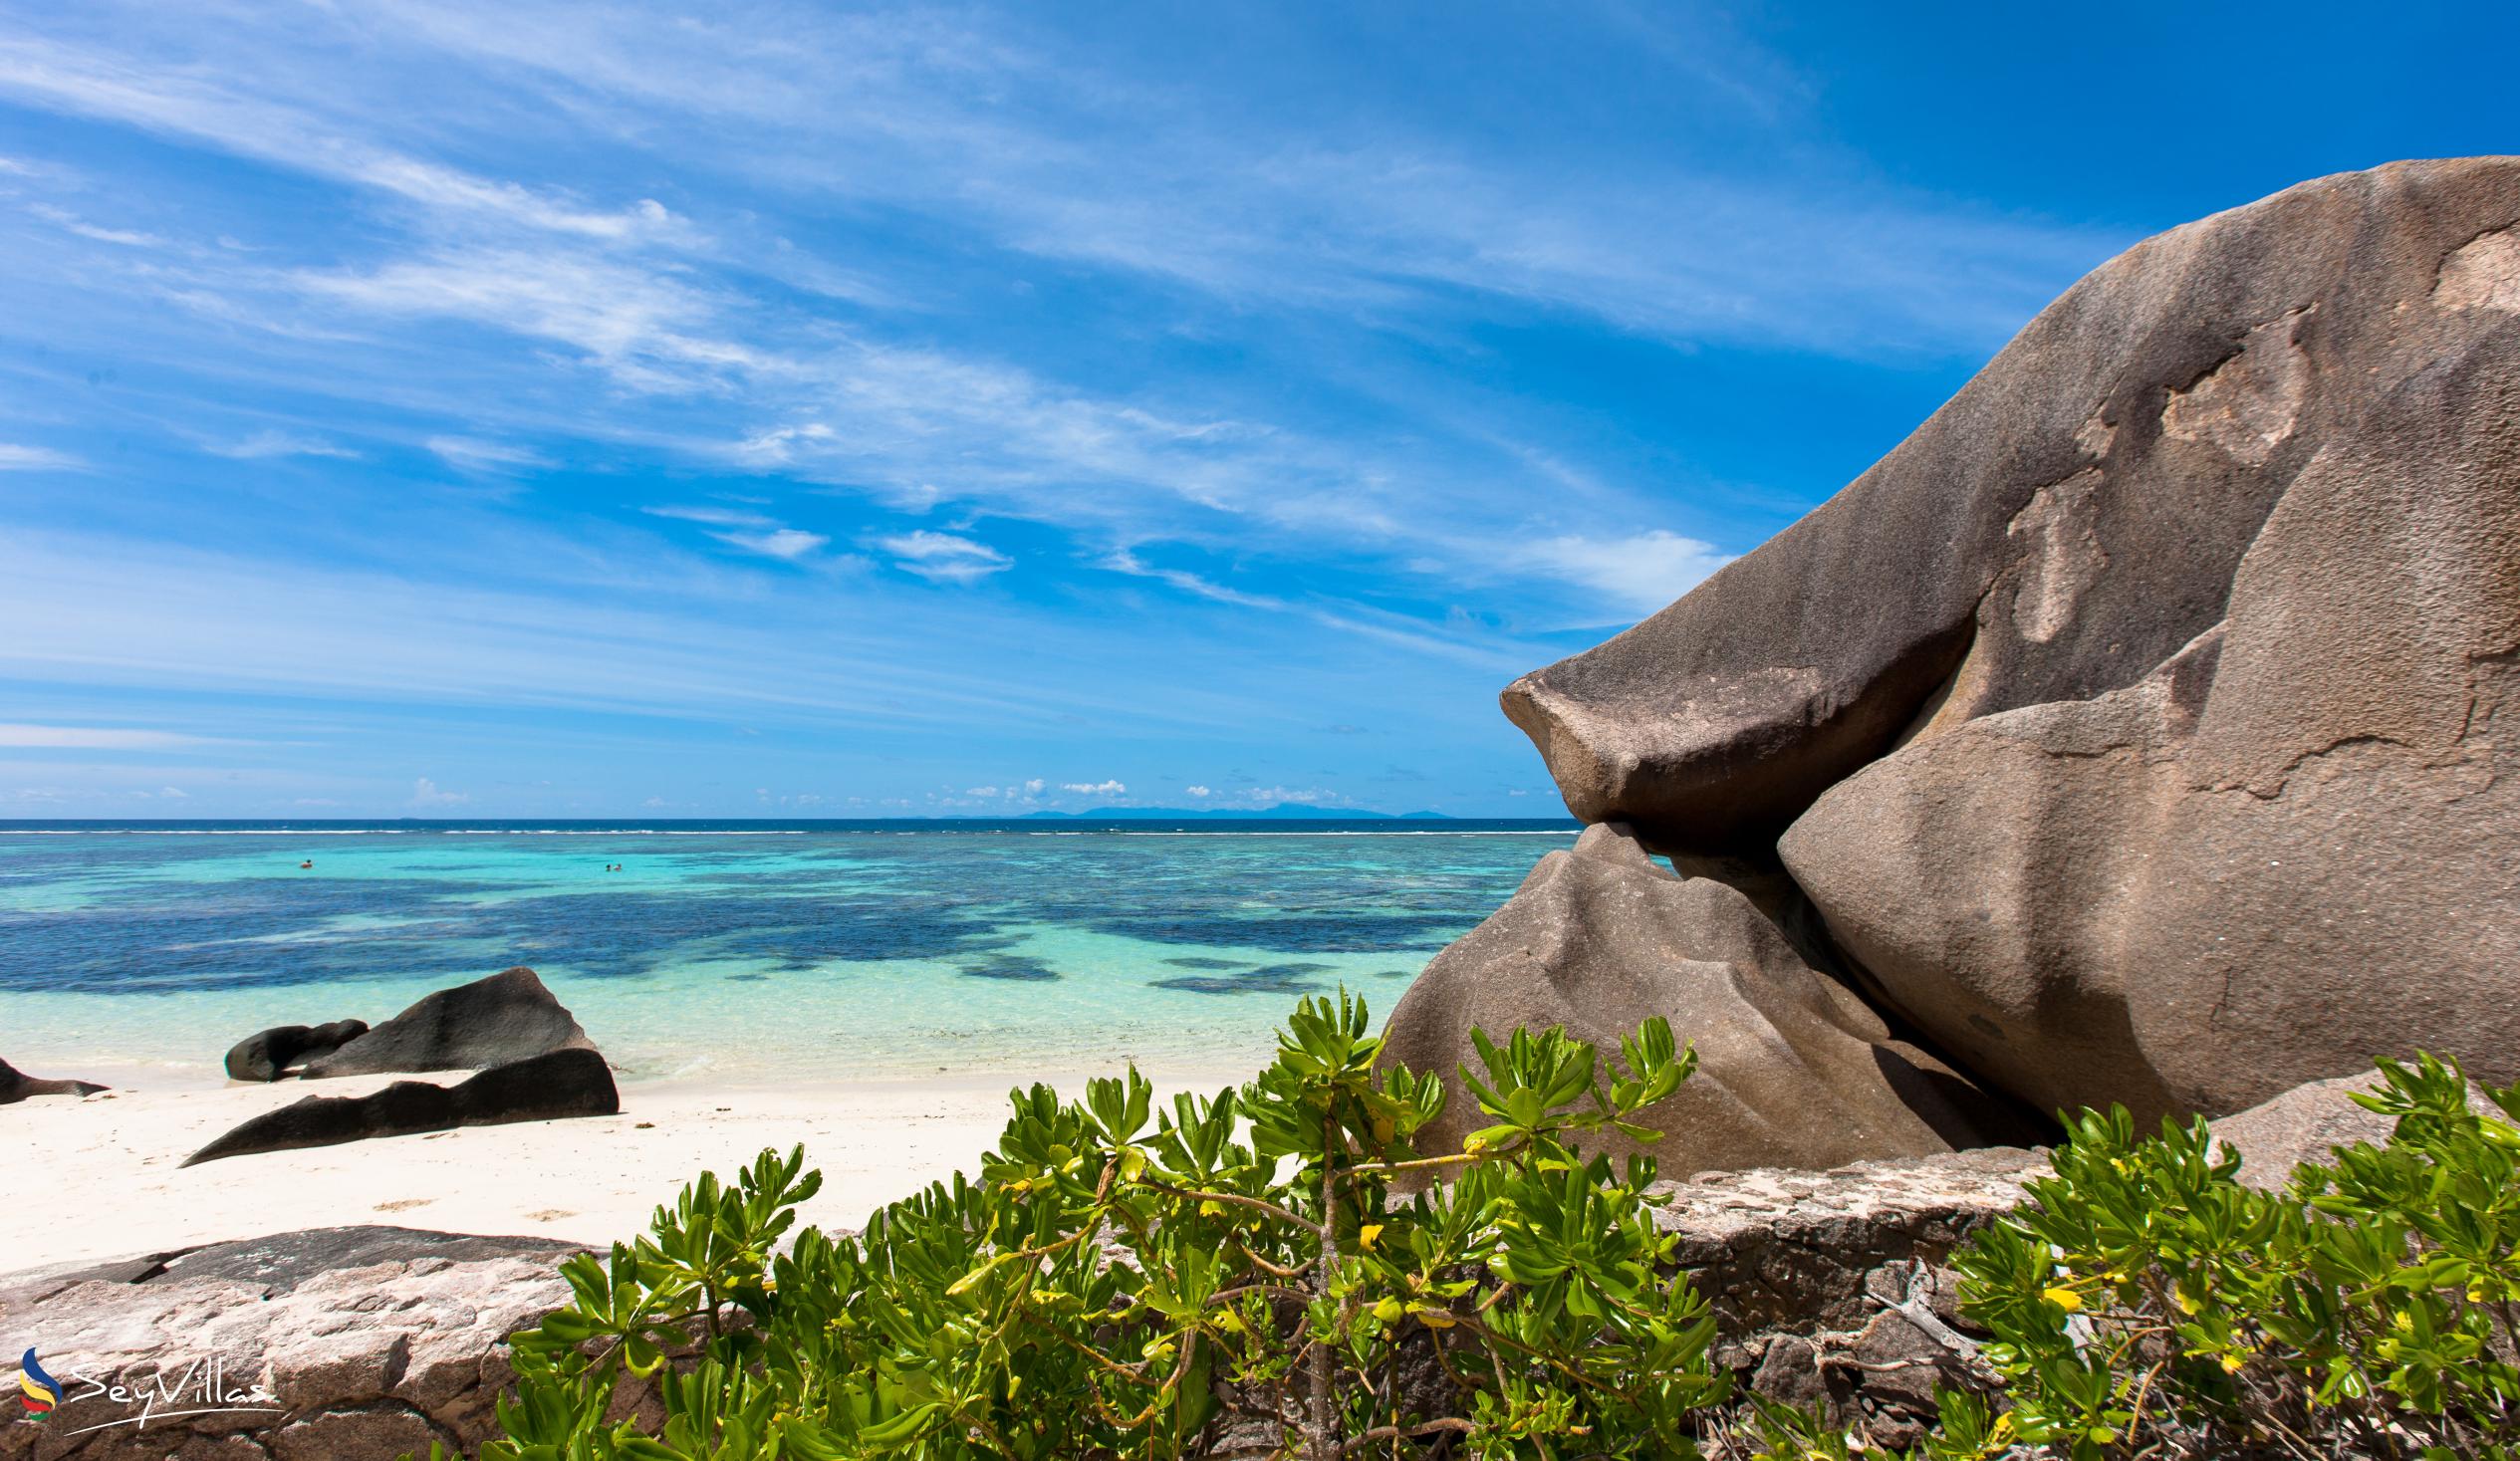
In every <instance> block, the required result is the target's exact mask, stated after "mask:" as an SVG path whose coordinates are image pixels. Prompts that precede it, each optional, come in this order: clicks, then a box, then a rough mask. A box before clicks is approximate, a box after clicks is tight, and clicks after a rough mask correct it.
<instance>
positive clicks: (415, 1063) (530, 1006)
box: [306, 966, 595, 1081]
mask: <svg viewBox="0 0 2520 1461" xmlns="http://www.w3.org/2000/svg"><path fill="white" fill-rule="evenodd" d="M594 1048H595V1043H594V1042H593V1041H591V1040H589V1039H587V1032H586V1031H584V1030H582V1029H580V1028H579V1027H578V1022H577V1020H576V1019H575V1018H574V1017H572V1016H571V1015H570V1013H569V1010H568V1007H567V1006H565V1005H563V1004H561V1002H560V1001H559V1000H557V999H554V998H553V997H552V992H551V991H550V990H548V989H546V988H544V987H543V981H542V979H541V977H540V976H538V975H536V974H535V973H534V971H533V970H531V969H528V968H524V967H522V966H519V967H517V968H514V969H509V970H507V971H505V972H503V973H498V974H493V975H491V976H490V977H489V978H487V979H479V980H475V981H474V982H472V983H470V984H466V985H461V986H458V987H457V988H454V989H441V990H439V991H438V992H437V993H435V994H432V995H429V996H428V997H426V998H424V999H422V1000H421V1001H420V1002H419V1003H417V1004H415V1005H413V1006H411V1007H410V1008H409V1009H407V1010H404V1011H403V1012H402V1013H401V1014H398V1015H396V1016H394V1017H393V1018H392V1019H390V1020H387V1021H385V1022H384V1023H383V1024H381V1025H379V1026H378V1027H377V1028H376V1029H374V1030H371V1031H369V1032H368V1033H366V1034H365V1035H362V1036H360V1037H359V1038H358V1039H356V1040H353V1041H351V1042H350V1043H349V1044H347V1045H345V1046H343V1047H342V1048H341V1049H339V1050H337V1051H334V1052H333V1053H332V1054H330V1055H327V1056H320V1057H317V1058H315V1059H312V1060H310V1061H308V1062H307V1063H306V1078H307V1079H308V1080H310V1081H314V1080H320V1079H322V1078H324V1077H328V1076H378V1075H385V1074H390V1073H394V1072H402V1071H478V1070H485V1069H487V1068H489V1067H491V1066H504V1065H507V1064H510V1063H511V1062H515V1061H522V1060H529V1059H531V1058H533V1057H535V1056H539V1055H548V1054H550V1053H551V1052H553V1051H557V1050H593V1049H594Z"/></svg>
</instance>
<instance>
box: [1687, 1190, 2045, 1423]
mask: <svg viewBox="0 0 2520 1461" xmlns="http://www.w3.org/2000/svg"><path fill="white" fill-rule="evenodd" d="M2047 1175H2049V1170H2048V1165H2047V1158H2046V1157H2045V1155H2044V1154H2043V1153H2041V1152H2037V1151H2029V1150H2022V1149H2018V1148H2011V1147H1990V1148H1986V1149H1984V1150H1979V1151H1969V1152H1960V1153H1956V1154H1952V1155H1946V1156H1933V1157H1923V1158H1918V1159H1913V1160H1902V1161H1878V1162H1861V1163H1856V1164H1853V1165H1850V1166H1846V1167H1841V1168H1839V1169H1837V1170H1835V1171H1829V1172H1812V1171H1746V1172H1709V1173H1706V1174H1703V1175H1701V1176H1699V1177H1697V1178H1695V1179H1693V1180H1691V1181H1686V1182H1666V1183H1662V1184H1659V1185H1658V1186H1656V1188H1655V1189H1654V1190H1655V1191H1656V1192H1659V1193H1661V1194H1663V1195H1666V1196H1668V1197H1669V1198H1670V1199H1671V1204H1670V1206H1668V1207H1666V1208H1664V1209H1663V1210H1662V1211H1660V1212H1658V1213H1656V1214H1655V1215H1654V1224H1655V1226H1656V1227H1658V1228H1660V1229H1661V1230H1662V1231H1664V1232H1666V1233H1669V1234H1671V1235H1672V1237H1673V1239H1674V1240H1675V1242H1674V1247H1673V1253H1672V1261H1673V1262H1674V1263H1676V1264H1678V1265H1679V1266H1681V1267H1683V1268H1686V1269H1688V1270H1689V1272H1690V1275H1691V1278H1692V1280H1693V1282H1694V1283H1695V1285H1696V1287H1697V1290H1698V1292H1699V1293H1701V1294H1704V1295H1705V1296H1707V1298H1708V1300H1709V1301H1710V1302H1711V1303H1712V1304H1713V1306H1714V1310H1715V1315H1716V1321H1717V1327H1718V1328H1717V1333H1718V1334H1719V1335H1720V1336H1721V1339H1720V1340H1719V1341H1718V1343H1717V1345H1716V1348H1715V1353H1714V1359H1715V1362H1716V1364H1717V1365H1719V1366H1721V1367H1724V1368H1727V1369H1730V1370H1731V1371H1732V1373H1733V1376H1734V1378H1735V1379H1736V1380H1738V1381H1739V1382H1740V1383H1741V1384H1742V1385H1744V1386H1745V1387H1747V1388H1750V1389H1755V1390H1757V1391H1758V1392H1759V1393H1760V1394H1763V1395H1766V1396H1768V1397H1769V1398H1771V1399H1777V1400H1784V1401H1787V1402H1788V1403H1791V1404H1796V1405H1809V1404H1812V1403H1814V1402H1821V1403H1825V1404H1827V1405H1828V1406H1829V1407H1830V1410H1831V1412H1832V1414H1833V1416H1834V1417H1835V1419H1836V1420H1837V1423H1838V1424H1840V1425H1841V1426H1850V1427H1855V1428H1857V1429H1859V1430H1860V1431H1861V1432H1862V1433H1863V1434H1864V1435H1865V1436H1866V1437H1867V1438H1868V1439H1869V1440H1870V1441H1872V1442H1873V1443H1874V1444H1876V1445H1883V1446H1891V1447H1904V1446H1909V1445H1912V1444H1914V1443H1915V1441H1916V1438H1917V1437H1918V1436H1919V1435H1921V1434H1922V1433H1923V1431H1924V1429H1925V1427H1926V1426H1928V1425H1929V1424H1931V1422H1932V1420H1933V1418H1934V1416H1935V1414H1936V1409H1935V1405H1934V1394H1933V1392H1934V1386H1935V1385H1936V1384H1937V1383H1941V1384H1950V1385H1957V1384H1958V1383H1959V1381H1960V1380H1961V1379H1962V1377H1963V1376H1964V1375H1965V1374H1966V1372H1967V1364H1968V1359H1967V1353H1968V1349H1969V1346H1970V1345H1971V1344H1972V1343H1974V1342H1976V1341H1978V1340H1982V1339H1984V1338H1986V1337H1985V1335H1984V1334H1983V1333H1982V1332H1979V1331H1975V1330H1972V1329H1970V1328H1969V1327H1968V1326H1967V1325H1966V1324H1964V1323H1963V1322H1962V1320H1961V1319H1960V1313H1959V1304H1958V1293H1959V1288H1958V1276H1957V1275H1956V1274H1954V1273H1953V1272H1952V1271H1951V1269H1950V1266H1949V1259H1950V1255H1951V1254H1952V1252H1953V1251H1954V1250H1956V1249H1958V1248H1959V1247H1960V1246H1961V1245H1962V1244H1964V1243H1966V1242H1967V1241H1968V1239H1969V1237H1970V1236H1971V1235H1972V1234H1974V1233H1976V1232H1977V1231H1978V1230H1979V1229H1980V1228H1983V1227H1984V1226H1986V1225H1987V1224H1988V1223H1991V1222H1993V1221H1994V1220H1995V1219H1997V1218H1999V1217H2001V1216H2003V1215H2004V1214H2005V1213H2007V1212H2010V1211H2011V1210H2013V1209H2014V1208H2016V1207H2019V1206H2020V1205H2021V1204H2022V1203H2023V1202H2024V1201H2025V1200H2027V1196H2028V1194H2027V1192H2026V1191H2025V1190H2024V1186H2023V1184H2024V1183H2026V1182H2028V1181H2030V1180H2031V1179H2033V1178H2037V1177H2045V1176H2047ZM1955 1341H1956V1342H1955ZM1980 1378H1981V1379H1982V1378H1983V1376H1981V1377H1980Z"/></svg>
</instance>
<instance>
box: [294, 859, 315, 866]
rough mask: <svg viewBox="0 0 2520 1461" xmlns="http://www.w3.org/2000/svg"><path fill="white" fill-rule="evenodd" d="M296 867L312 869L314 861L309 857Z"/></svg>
mask: <svg viewBox="0 0 2520 1461" xmlns="http://www.w3.org/2000/svg"><path fill="white" fill-rule="evenodd" d="M298 865H299V866H301V867H312V866H314V865H315V859H314V858H313V857H309V858H307V859H306V860H305V861H303V862H300V863H299V864H298Z"/></svg>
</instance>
